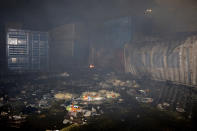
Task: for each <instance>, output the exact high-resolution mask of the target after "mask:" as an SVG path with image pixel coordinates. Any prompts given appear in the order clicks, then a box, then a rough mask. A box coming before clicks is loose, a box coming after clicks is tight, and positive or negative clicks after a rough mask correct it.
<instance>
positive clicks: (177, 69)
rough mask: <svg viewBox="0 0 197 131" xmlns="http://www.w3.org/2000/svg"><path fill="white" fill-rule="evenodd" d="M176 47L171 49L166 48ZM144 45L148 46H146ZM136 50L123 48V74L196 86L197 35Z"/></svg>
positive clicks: (129, 47) (130, 46)
mask: <svg viewBox="0 0 197 131" xmlns="http://www.w3.org/2000/svg"><path fill="white" fill-rule="evenodd" d="M175 44H176V45H178V46H176V47H175V48H171V47H170V45H175ZM147 45H148V46H147ZM147 45H146V46H144V47H140V48H136V47H133V46H132V45H125V48H124V55H125V71H126V72H130V73H132V74H133V75H136V76H138V77H141V76H143V75H148V76H150V77H151V78H152V79H154V80H169V81H173V82H177V83H182V84H186V85H195V86H196V85H197V36H192V37H189V38H187V39H186V40H185V41H169V42H168V43H163V44H162V43H161V42H157V43H155V44H151V45H149V44H148V43H147Z"/></svg>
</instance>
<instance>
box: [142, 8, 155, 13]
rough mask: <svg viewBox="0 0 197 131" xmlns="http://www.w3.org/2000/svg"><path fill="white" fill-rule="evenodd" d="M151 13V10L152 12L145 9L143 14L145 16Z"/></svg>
mask: <svg viewBox="0 0 197 131" xmlns="http://www.w3.org/2000/svg"><path fill="white" fill-rule="evenodd" d="M152 11H153V10H152V9H151V8H149V9H146V10H145V12H144V14H145V15H148V14H151V13H152Z"/></svg>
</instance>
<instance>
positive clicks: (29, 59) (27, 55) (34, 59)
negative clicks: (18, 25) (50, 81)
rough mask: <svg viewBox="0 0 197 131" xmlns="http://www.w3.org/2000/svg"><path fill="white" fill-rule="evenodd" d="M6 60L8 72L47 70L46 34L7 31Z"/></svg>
mask: <svg viewBox="0 0 197 131" xmlns="http://www.w3.org/2000/svg"><path fill="white" fill-rule="evenodd" d="M7 59H8V68H9V69H10V70H29V71H36V70H42V71H44V70H48V33H46V32H36V31H29V30H18V29H17V30H16V29H8V31H7Z"/></svg>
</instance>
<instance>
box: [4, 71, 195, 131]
mask: <svg viewBox="0 0 197 131" xmlns="http://www.w3.org/2000/svg"><path fill="white" fill-rule="evenodd" d="M91 93H92V94H91ZM57 94H58V97H57ZM84 94H85V95H84ZM86 95H87V96H86ZM86 97H87V99H86ZM196 100H197V99H196V93H195V88H192V87H186V86H181V85H174V84H172V83H169V82H156V81H152V80H149V79H135V78H134V77H132V76H130V75H126V74H116V73H114V72H104V71H96V70H88V69H85V70H75V71H68V72H64V73H45V74H38V73H34V74H33V73H31V74H30V73H29V74H24V73H23V74H9V75H6V76H3V77H1V79H0V112H1V114H0V126H1V129H3V128H5V129H6V130H8V129H14V130H40V131H43V130H61V129H62V130H96V131H97V130H113V131H114V130H127V131H130V130H195V129H196V127H195V122H196V118H197V117H196V115H197V113H196V112H197V110H196V109H197V108H196ZM73 105H75V106H77V109H76V110H73V108H69V109H68V107H72V106H73ZM74 109H75V108H74Z"/></svg>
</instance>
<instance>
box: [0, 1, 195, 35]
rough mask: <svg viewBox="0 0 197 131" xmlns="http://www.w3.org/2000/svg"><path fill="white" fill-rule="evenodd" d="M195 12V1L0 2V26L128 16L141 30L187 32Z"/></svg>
mask: <svg viewBox="0 0 197 131" xmlns="http://www.w3.org/2000/svg"><path fill="white" fill-rule="evenodd" d="M147 8H151V9H152V10H153V12H152V14H151V16H150V17H149V16H145V15H144V11H145V10H146V9H147ZM196 12H197V0H1V3H0V18H1V19H0V23H1V24H2V23H6V22H21V23H22V24H24V25H26V26H28V27H30V28H35V29H36V28H38V29H50V28H52V27H55V26H58V25H62V24H66V23H73V22H96V21H101V20H107V19H113V18H116V17H121V16H127V15H130V16H132V17H133V19H138V21H139V23H140V25H139V26H140V27H141V28H142V30H141V31H148V30H151V29H152V31H153V32H154V31H155V32H157V31H166V32H168V31H170V30H174V31H175V30H183V31H187V30H195V29H197V13H196Z"/></svg>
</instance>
